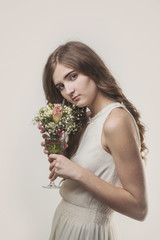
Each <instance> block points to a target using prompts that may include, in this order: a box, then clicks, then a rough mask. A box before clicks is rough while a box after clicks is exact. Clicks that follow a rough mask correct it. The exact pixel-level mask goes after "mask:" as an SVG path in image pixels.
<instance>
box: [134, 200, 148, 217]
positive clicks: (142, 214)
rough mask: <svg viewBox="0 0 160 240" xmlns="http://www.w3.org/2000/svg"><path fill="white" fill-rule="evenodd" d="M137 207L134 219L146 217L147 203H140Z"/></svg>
mask: <svg viewBox="0 0 160 240" xmlns="http://www.w3.org/2000/svg"><path fill="white" fill-rule="evenodd" d="M137 209H138V211H137V214H136V220H138V221H141V222H142V221H144V220H145V219H146V216H147V213H148V205H147V203H145V204H140V205H139V206H138V207H137Z"/></svg>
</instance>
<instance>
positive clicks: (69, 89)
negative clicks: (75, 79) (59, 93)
mask: <svg viewBox="0 0 160 240" xmlns="http://www.w3.org/2000/svg"><path fill="white" fill-rule="evenodd" d="M65 89H66V94H67V95H72V94H73V93H74V87H73V84H72V83H67V84H66V86H65Z"/></svg>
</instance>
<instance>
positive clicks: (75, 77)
mask: <svg viewBox="0 0 160 240" xmlns="http://www.w3.org/2000/svg"><path fill="white" fill-rule="evenodd" d="M53 82H54V84H55V86H56V87H57V88H58V89H59V91H60V92H61V95H62V96H63V97H64V98H65V99H66V100H67V101H69V102H71V103H73V104H75V105H77V106H78V107H85V106H86V107H90V106H92V104H93V102H94V100H95V98H96V95H97V93H98V91H99V90H98V88H97V86H96V84H95V82H94V81H93V80H92V79H91V78H90V77H88V76H86V75H83V74H82V73H79V72H77V71H76V70H74V69H72V68H69V67H66V66H64V65H63V64H60V63H58V64H57V66H56V68H55V71H54V74H53Z"/></svg>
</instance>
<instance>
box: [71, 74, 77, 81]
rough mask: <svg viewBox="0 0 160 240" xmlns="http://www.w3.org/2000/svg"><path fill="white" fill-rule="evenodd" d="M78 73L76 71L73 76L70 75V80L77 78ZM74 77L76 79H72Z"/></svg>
mask: <svg viewBox="0 0 160 240" xmlns="http://www.w3.org/2000/svg"><path fill="white" fill-rule="evenodd" d="M77 75H78V74H77V73H74V74H72V75H71V76H70V80H75V79H76V78H77ZM72 77H74V79H72Z"/></svg>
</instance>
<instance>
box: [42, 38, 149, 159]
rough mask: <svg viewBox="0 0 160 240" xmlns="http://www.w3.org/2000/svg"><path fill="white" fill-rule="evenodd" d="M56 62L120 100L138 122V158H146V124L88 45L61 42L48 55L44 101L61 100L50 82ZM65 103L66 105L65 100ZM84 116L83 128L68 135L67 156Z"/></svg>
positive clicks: (77, 141)
mask: <svg viewBox="0 0 160 240" xmlns="http://www.w3.org/2000/svg"><path fill="white" fill-rule="evenodd" d="M57 63H61V64H63V65H64V66H66V67H70V68H73V69H75V70H76V71H78V72H80V73H82V74H84V75H86V76H89V77H90V78H91V79H93V81H94V82H95V83H96V85H97V87H98V88H99V90H100V91H101V92H102V93H103V94H104V95H105V96H107V97H109V98H111V99H114V100H116V101H117V102H120V103H121V102H123V104H124V105H125V106H126V108H127V109H128V111H129V112H130V113H131V114H132V116H133V117H134V119H135V121H136V123H137V125H138V128H139V133H140V140H141V150H140V152H141V157H142V159H145V156H146V154H147V152H148V148H147V147H146V144H145V143H144V134H145V126H144V124H142V122H141V121H140V117H141V116H140V113H139V111H138V110H137V109H136V108H135V106H134V105H133V104H132V103H131V102H130V101H129V100H128V99H127V98H126V96H125V95H124V94H123V92H122V89H121V88H120V87H119V86H118V84H117V82H116V81H115V79H114V77H113V76H112V74H111V73H110V71H109V70H108V68H107V67H106V65H105V64H104V62H103V61H102V59H101V58H100V57H99V56H98V55H97V54H96V53H95V52H94V51H93V50H92V49H91V48H90V47H88V46H87V45H86V44H84V43H82V42H78V41H70V42H67V43H66V44H64V45H60V46H59V47H58V48H57V49H56V50H55V51H54V52H53V53H52V54H51V55H50V56H49V58H48V60H47V63H46V65H45V68H44V72H43V88H44V92H45V96H46V99H47V103H62V102H63V101H64V99H63V97H62V95H61V93H60V91H59V90H58V89H57V88H56V87H55V85H54V82H53V73H54V70H55V68H56V65H57ZM65 104H67V101H66V100H65ZM87 119H88V118H87V114H86V111H85V112H84V114H83V116H82V119H81V121H82V123H83V125H82V126H83V127H82V128H81V129H80V130H79V131H78V132H77V133H76V134H74V135H73V134H70V136H69V140H68V145H69V147H68V148H67V149H66V151H65V155H66V156H67V157H71V156H72V155H73V154H74V153H75V152H76V150H77V148H78V145H79V141H80V137H81V136H82V134H83V132H84V130H85V128H86V126H87Z"/></svg>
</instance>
